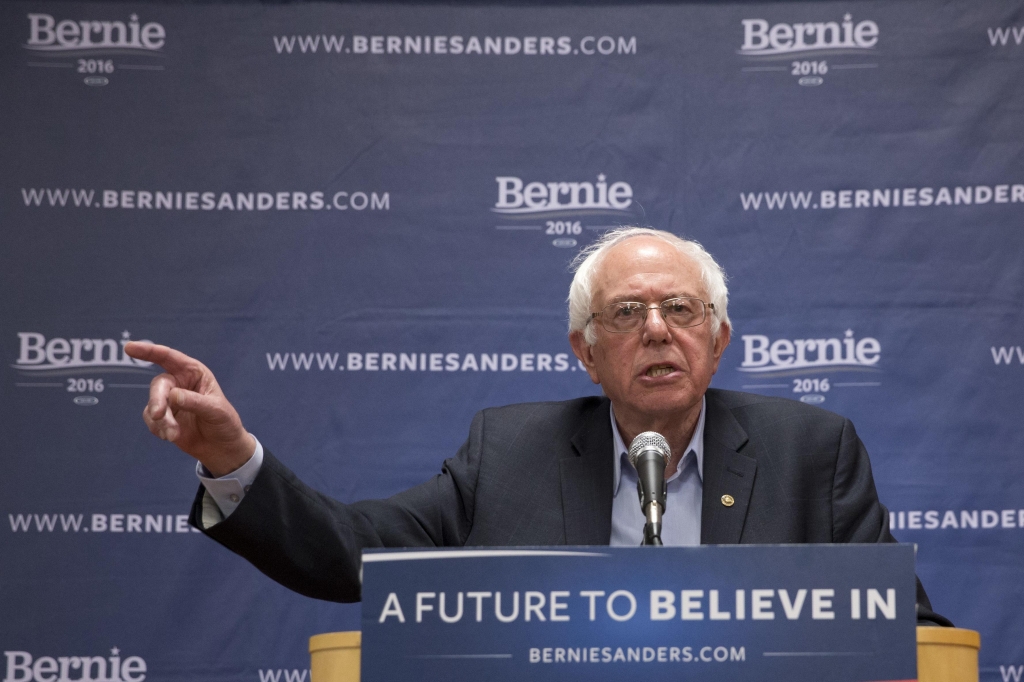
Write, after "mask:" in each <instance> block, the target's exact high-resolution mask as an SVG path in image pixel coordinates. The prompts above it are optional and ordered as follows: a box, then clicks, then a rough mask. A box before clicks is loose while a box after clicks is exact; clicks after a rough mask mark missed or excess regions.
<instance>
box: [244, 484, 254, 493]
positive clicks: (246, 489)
mask: <svg viewBox="0 0 1024 682" xmlns="http://www.w3.org/2000/svg"><path fill="white" fill-rule="evenodd" d="M251 487H252V486H251V485H247V486H245V488H244V490H245V492H249V488H251Z"/></svg>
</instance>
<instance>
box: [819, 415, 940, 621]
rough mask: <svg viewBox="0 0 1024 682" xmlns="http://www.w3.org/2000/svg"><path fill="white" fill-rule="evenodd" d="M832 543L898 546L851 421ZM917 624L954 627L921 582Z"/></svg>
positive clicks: (835, 494)
mask: <svg viewBox="0 0 1024 682" xmlns="http://www.w3.org/2000/svg"><path fill="white" fill-rule="evenodd" d="M832 541H833V542H896V538H894V537H893V536H892V533H891V532H890V531H889V511H888V510H887V509H886V508H885V507H884V506H883V505H882V503H881V502H879V500H878V492H877V491H876V490H875V480H874V477H873V476H872V475H871V463H870V461H869V460H868V452H867V450H866V449H865V448H864V443H862V442H861V440H860V438H859V437H858V436H857V432H856V430H855V429H854V428H853V423H852V422H850V420H846V421H845V423H844V424H843V432H842V435H841V436H840V439H839V454H838V458H837V461H836V472H835V478H834V480H833V484H832ZM917 622H918V624H919V625H940V626H944V627H953V623H952V622H950V621H949V619H947V618H946V617H944V616H942V615H940V614H938V613H935V612H934V611H932V605H931V601H930V600H929V599H928V595H927V593H925V591H924V586H923V585H922V584H921V579H920V578H918V579H917Z"/></svg>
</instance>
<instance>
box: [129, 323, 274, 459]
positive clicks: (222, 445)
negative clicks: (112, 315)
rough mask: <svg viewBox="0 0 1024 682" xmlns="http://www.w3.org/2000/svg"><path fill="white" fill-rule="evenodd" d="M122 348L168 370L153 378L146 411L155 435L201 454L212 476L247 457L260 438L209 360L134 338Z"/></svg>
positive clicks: (139, 358) (194, 453) (197, 454)
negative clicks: (222, 386) (244, 422)
mask: <svg viewBox="0 0 1024 682" xmlns="http://www.w3.org/2000/svg"><path fill="white" fill-rule="evenodd" d="M124 350H125V353H127V354H128V355H130V356H131V357H133V358H136V359H137V360H145V361H147V362H153V363H155V364H157V365H159V366H160V367H162V368H163V369H164V374H160V375H158V376H156V377H154V378H153V381H152V382H150V385H149V403H147V404H146V409H144V410H143V411H142V418H143V420H145V422H146V426H148V427H149V430H150V431H151V432H153V434H154V435H156V436H159V437H160V438H163V439H164V440H167V441H171V442H172V443H174V444H175V445H177V446H178V447H179V448H181V449H182V450H184V451H185V452H186V453H188V454H189V455H192V456H193V457H195V458H196V459H198V460H199V461H200V462H202V463H203V466H205V467H206V469H207V470H208V471H209V472H210V473H211V474H213V475H214V476H223V475H225V474H229V473H231V472H232V471H234V470H235V469H237V468H238V467H240V466H242V465H243V464H245V463H246V462H247V461H249V458H250V457H252V454H253V452H254V451H255V450H256V440H255V439H254V438H253V437H252V436H251V435H249V432H248V431H246V430H245V427H243V426H242V420H241V418H240V417H239V416H238V412H236V411H235V408H234V407H232V406H231V403H229V402H228V400H227V398H225V397H224V392H223V391H221V390H220V385H219V384H218V383H217V379H216V378H214V376H213V372H211V371H210V369H209V368H208V367H207V366H206V365H204V364H203V363H201V362H199V361H198V360H196V359H194V358H190V357H189V356H187V355H185V354H184V353H180V352H178V351H176V350H174V349H173V348H168V347H167V346H160V345H157V344H153V343H147V342H142V341H132V342H130V343H128V344H126V345H125V347H124Z"/></svg>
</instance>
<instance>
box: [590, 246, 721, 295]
mask: <svg viewBox="0 0 1024 682" xmlns="http://www.w3.org/2000/svg"><path fill="white" fill-rule="evenodd" d="M671 296H696V297H700V298H704V297H705V289H704V285H703V283H702V281H701V276H700V266H699V265H698V264H697V262H696V261H695V260H694V259H693V258H692V257H690V256H688V255H687V254H685V253H683V252H682V251H680V250H679V249H678V248H676V247H675V246H674V245H672V244H670V243H668V242H666V241H664V240H661V239H657V238H654V237H634V238H632V239H627V240H625V241H623V242H621V243H619V244H616V245H615V246H613V247H612V248H610V249H609V250H608V251H607V252H606V253H605V254H604V257H603V258H602V259H601V260H600V261H599V262H598V263H597V269H596V272H595V276H594V289H593V300H592V304H596V305H606V304H607V303H612V302H615V301H625V300H630V301H641V302H657V301H660V300H663V299H665V298H669V297H671Z"/></svg>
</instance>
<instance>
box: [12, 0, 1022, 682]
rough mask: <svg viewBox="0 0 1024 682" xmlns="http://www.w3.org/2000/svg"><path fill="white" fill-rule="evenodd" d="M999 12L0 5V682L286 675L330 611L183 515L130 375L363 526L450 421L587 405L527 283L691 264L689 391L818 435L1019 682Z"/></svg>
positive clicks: (1013, 224) (179, 468)
mask: <svg viewBox="0 0 1024 682" xmlns="http://www.w3.org/2000/svg"><path fill="white" fill-rule="evenodd" d="M1022 43H1024V9H1022V7H1021V5H1020V4H1019V3H1008V2H994V1H993V2H967V1H966V0H965V1H963V2H947V3H944V4H941V5H938V4H935V3H926V2H896V3H893V2H821V3H794V4H783V3H763V4H757V3H740V4H735V5H729V4H715V5H701V4H689V5H683V6H670V5H655V6H602V7H594V8H584V7H547V6H544V7H539V6H537V7H531V6H520V7H497V6H479V7H473V6H463V7H431V6H423V5H399V6H394V5H392V6H385V5H382V6H372V5H350V6H340V5H320V4H297V5H285V6H259V5H223V6H218V5H208V6H189V5H160V4H127V3H126V4H113V3H112V4H104V3H50V2H31V3H17V2H14V3H12V2H6V3H3V4H2V5H0V69H2V71H0V73H2V77H3V78H2V81H0V82H2V85H0V88H2V92H3V96H2V97H0V130H2V131H3V132H2V137H0V144H2V147H0V150H2V151H0V154H2V156H0V158H2V160H3V161H2V163H0V226H2V229H3V237H2V242H0V243H2V247H0V291H2V292H3V295H2V296H0V354H2V356H3V358H4V362H3V370H2V374H3V382H4V383H3V390H2V391H0V415H2V417H0V440H2V442H3V443H4V449H3V460H2V463H3V464H2V466H3V476H0V514H2V517H0V520H2V523H3V526H2V529H0V612H2V613H3V615H4V617H3V618H2V619H0V646H2V650H3V651H4V652H6V653H5V658H4V660H3V662H2V664H3V665H4V666H5V668H4V678H3V679H4V681H5V682H55V681H57V680H73V679H79V678H85V679H92V680H98V679H101V678H103V679H111V680H123V681H124V682H140V681H141V680H142V679H144V678H145V679H152V680H182V679H186V678H187V679H199V680H210V681H212V680H244V681H245V682H257V680H259V682H305V680H306V678H305V677H304V676H305V675H306V671H305V669H306V667H307V665H308V663H307V662H308V657H307V653H306V640H307V637H308V636H309V635H311V634H314V633H318V632H324V631H329V630H343V629H355V628H357V627H358V624H359V607H358V605H355V606H338V605H333V604H327V603H319V602H315V601H312V600H308V599H305V598H303V597H300V596H297V595H295V594H292V593H290V592H288V591H286V590H285V589H284V588H281V587H279V586H277V585H276V584H274V583H272V582H271V581H269V580H268V579H266V578H265V577H263V576H262V575H261V574H259V573H258V572H257V571H256V570H255V569H253V568H252V567H251V566H249V565H248V564H246V563H245V562H244V561H243V560H241V559H239V558H237V557H235V556H233V555H231V554H230V553H228V552H227V551H226V550H224V549H222V548H221V547H219V546H217V545H216V544H215V543H213V542H211V541H209V540H206V539H205V538H203V537H202V536H201V535H200V534H198V533H195V532H191V531H190V530H189V529H188V527H187V526H186V525H185V523H184V521H183V515H184V514H186V513H187V510H188V505H189V503H190V501H191V499H192V496H193V494H194V492H195V489H196V485H197V483H196V480H195V477H194V474H193V473H192V472H193V463H192V461H191V460H189V459H188V458H187V457H186V456H184V455H182V454H181V453H180V452H178V451H177V450H176V449H175V448H174V447H173V446H170V445H168V444H166V443H162V442H160V441H158V440H156V439H154V438H153V437H152V436H150V435H149V433H148V432H147V431H146V429H145V427H144V425H143V423H142V420H141V418H140V412H141V410H142V407H143V405H144V402H145V396H146V386H147V384H148V382H149V379H150V378H151V377H152V375H153V374H154V370H153V368H151V367H147V366H143V365H140V364H139V363H135V362H133V361H131V360H130V359H125V358H124V356H123V353H122V352H121V344H122V342H123V341H124V340H125V339H127V338H132V339H152V340H155V341H159V342H162V343H166V344H169V345H171V346H175V347H177V348H180V349H182V350H183V351H185V352H187V353H189V354H192V355H194V356H196V357H198V358H201V359H202V360H203V361H204V362H206V363H207V364H208V365H209V366H210V367H211V368H212V369H213V371H214V372H215V373H216V374H217V376H218V378H219V380H220V382H221V384H222V386H223V387H224V390H225V392H226V393H227V395H228V396H229V398H230V399H231V400H232V401H233V402H234V404H235V405H236V406H237V407H238V410H239V412H240V413H241V415H242V418H243V420H244V421H245V423H246V425H247V427H248V428H249V429H250V430H251V431H253V432H254V433H255V434H256V435H257V436H258V437H259V438H260V440H261V441H262V442H263V443H264V444H265V445H266V446H267V447H268V448H270V449H271V450H272V451H273V452H274V453H275V454H277V455H278V456H279V457H281V458H282V459H283V460H285V461H286V462H287V464H288V465H289V466H291V467H292V468H294V469H295V470H296V471H297V472H298V473H299V474H300V476H301V477H302V478H303V479H305V480H306V481H307V482H309V483H310V484H312V485H313V486H315V487H317V488H319V489H320V490H323V491H325V492H327V493H330V494H331V495H334V496H336V497H338V498H339V499H342V500H355V499H360V498H366V497H379V496H386V495H389V494H391V493H394V492H396V491H399V490H402V489H404V488H406V487H408V486H411V485H413V484H415V483H417V482H420V481H422V480H424V479H426V478H427V477H429V476H431V475H433V474H434V473H435V472H437V471H438V469H439V466H440V463H441V461H442V460H443V459H444V458H445V457H448V456H450V455H451V454H453V453H454V451H455V450H456V448H457V447H458V446H459V444H460V443H461V442H462V440H463V439H464V438H465V435H466V430H467V427H468V424H469V421H470V419H471V416H472V414H473V413H474V412H475V411H476V410H478V409H481V408H483V407H486V406H490V405H498V404H504V403H511V402H517V401H524V400H542V399H562V398H569V397H573V396H578V395H581V394H587V393H592V392H594V391H595V388H594V386H593V385H592V384H591V383H590V382H589V380H588V379H587V377H586V374H585V373H584V372H582V371H580V369H579V367H578V366H577V364H576V362H575V359H574V358H572V355H571V352H570V349H569V345H568V342H567V340H566V333H565V328H566V313H565V310H564V299H565V296H566V292H567V288H568V284H569V281H570V274H569V272H568V270H567V264H568V263H569V261H570V260H571V258H572V257H573V256H574V255H575V253H576V252H577V251H578V250H579V248H580V247H582V246H585V245H586V244H588V243H590V242H591V241H593V239H594V238H595V236H596V235H598V234H599V233H600V232H601V231H602V230H606V229H608V228H609V227H612V226H617V225H623V224H634V223H639V224H645V225H652V226H655V227H659V228H663V229H668V230H672V231H673V232H676V233H678V234H681V235H685V236H688V237H691V238H695V239H697V240H699V241H701V242H702V243H703V244H705V245H706V246H707V248H708V249H709V250H710V251H711V252H712V253H713V254H714V255H715V256H716V257H717V258H718V259H719V260H720V261H721V262H722V263H723V264H724V266H725V268H726V270H727V272H728V273H729V276H730V282H731V288H732V305H731V316H732V319H733V321H734V325H735V329H734V336H733V343H732V345H731V346H730V347H729V348H728V349H727V350H726V352H725V356H724V360H723V363H722V367H721V369H720V370H719V373H718V375H717V376H716V377H715V385H717V386H720V387H723V388H731V389H739V390H750V391H756V392H761V393H765V394H770V395H777V396H786V397H790V398H793V399H800V400H804V401H807V402H811V403H814V404H820V405H821V406H822V407H824V408H826V409H831V410H834V411H836V412H839V413H841V414H843V415H846V416H848V417H850V418H852V419H853V420H854V422H855V423H856V425H857V427H858V430H859V433H860V434H861V436H862V438H863V440H864V442H865V443H866V445H867V447H868V450H869V451H870V453H871V457H872V462H873V464H874V470H875V475H876V480H877V481H878V487H879V493H880V495H881V498H882V501H883V502H884V503H885V504H886V505H887V506H889V508H890V509H891V510H892V512H893V515H892V526H893V531H894V534H895V535H896V537H897V538H899V539H900V540H901V541H907V542H915V543H918V544H919V552H918V572H919V574H920V576H921V578H922V580H923V581H924V583H925V585H926V587H927V588H928V590H929V592H930V594H931V597H932V600H933V602H934V605H935V607H936V609H937V610H938V611H939V612H941V613H943V614H945V615H947V616H949V617H950V618H952V619H953V621H954V622H956V623H957V624H958V625H961V626H963V627H969V628H975V629H978V630H980V631H981V633H982V636H983V642H984V645H983V646H984V648H983V650H982V652H981V661H982V678H983V679H985V680H997V679H1001V680H1004V682H1008V681H1009V680H1011V679H1012V680H1014V682H1019V680H1020V677H1021V672H1022V670H1024V643H1022V639H1021V637H1020V632H1021V631H1022V630H1024V616H1022V615H1021V606H1022V598H1021V596H1020V594H1019V585H1020V584H1021V579H1022V577H1024V576H1022V568H1021V564H1022V558H1024V542H1022V538H1024V495H1022V492H1024V490H1022V483H1021V480H1022V473H1024V466H1022V460H1021V452H1022V445H1024V436H1022V433H1021V416H1022V414H1021V398H1022V388H1021V387H1022V381H1021V379H1022V377H1024V351H1022V350H1021V348H1022V345H1024V322H1022V315H1021V301H1022V295H1024V291H1022V288H1024V272H1022V258H1021V253H1022V246H1024V236H1022V232H1021V224H1022V221H1021V216H1022V213H1024V156H1022V149H1024V135H1022V129H1021V121H1022V113H1024V89H1021V88H1020V83H1021V78H1022V77H1024V44H1022Z"/></svg>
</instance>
